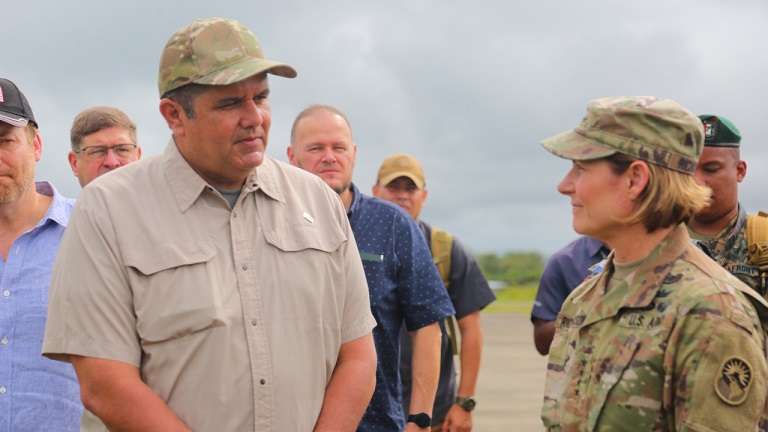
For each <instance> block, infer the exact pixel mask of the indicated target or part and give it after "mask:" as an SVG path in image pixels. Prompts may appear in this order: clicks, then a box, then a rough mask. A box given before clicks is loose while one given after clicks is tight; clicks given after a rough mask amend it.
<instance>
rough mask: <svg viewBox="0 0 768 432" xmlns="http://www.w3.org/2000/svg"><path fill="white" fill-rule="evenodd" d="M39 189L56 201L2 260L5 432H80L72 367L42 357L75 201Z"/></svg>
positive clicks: (0, 373)
mask: <svg viewBox="0 0 768 432" xmlns="http://www.w3.org/2000/svg"><path fill="white" fill-rule="evenodd" d="M35 186H36V188H37V191H38V192H39V193H41V194H43V195H48V196H52V197H53V201H52V202H51V205H50V206H49V207H48V211H47V212H46V214H45V216H43V218H42V219H41V220H40V221H39V222H38V223H37V225H36V226H35V227H33V228H32V229H30V230H29V231H27V232H25V233H23V234H22V235H20V236H19V237H18V238H17V239H16V240H15V241H14V242H13V245H11V248H10V250H9V251H8V258H7V259H6V260H5V261H3V260H1V259H0V432H12V431H63V432H66V431H78V430H80V415H81V414H82V412H83V406H82V404H81V403H80V387H79V386H78V384H77V379H76V378H75V372H74V370H73V369H72V365H71V364H69V363H64V362H57V361H53V360H49V359H47V358H45V357H43V356H42V355H41V354H40V351H41V350H42V348H43V332H44V331H45V318H46V314H47V309H48V286H49V284H50V281H51V269H52V268H53V261H54V259H55V258H56V251H57V250H58V248H59V241H60V240H61V236H62V234H63V233H64V228H66V226H67V222H68V221H69V214H70V212H71V211H72V206H73V205H74V201H73V200H71V199H69V198H64V197H63V196H61V195H59V194H58V193H57V192H56V190H55V189H54V188H53V186H51V184H50V183H47V182H38V183H37V184H36V185H35ZM90 270H92V269H82V271H90Z"/></svg>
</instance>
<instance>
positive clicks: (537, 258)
mask: <svg viewBox="0 0 768 432" xmlns="http://www.w3.org/2000/svg"><path fill="white" fill-rule="evenodd" d="M476 258H477V263H478V264H479V265H480V269H481V270H482V271H483V274H485V277H486V278H487V279H488V280H496V281H503V282H506V283H507V284H508V285H523V284H528V283H538V281H539V278H540V277H541V273H542V271H544V257H542V256H541V254H539V253H536V252H507V253H505V254H503V255H498V254H495V253H484V254H479V255H477V256H476Z"/></svg>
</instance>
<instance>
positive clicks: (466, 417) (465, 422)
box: [443, 404, 472, 432]
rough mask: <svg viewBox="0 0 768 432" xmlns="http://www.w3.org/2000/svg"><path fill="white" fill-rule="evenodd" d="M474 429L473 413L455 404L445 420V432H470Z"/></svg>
mask: <svg viewBox="0 0 768 432" xmlns="http://www.w3.org/2000/svg"><path fill="white" fill-rule="evenodd" d="M471 430H472V413H471V412H469V411H466V410H464V408H462V407H460V406H458V405H456V404H454V405H453V406H452V407H451V409H450V410H448V414H446V416H445V421H443V432H470V431H471Z"/></svg>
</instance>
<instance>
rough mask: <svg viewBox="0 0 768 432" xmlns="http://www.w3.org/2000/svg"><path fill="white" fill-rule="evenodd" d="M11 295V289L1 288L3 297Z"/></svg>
mask: <svg viewBox="0 0 768 432" xmlns="http://www.w3.org/2000/svg"><path fill="white" fill-rule="evenodd" d="M10 296H11V290H3V297H10Z"/></svg>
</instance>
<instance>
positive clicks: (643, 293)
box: [575, 224, 691, 325]
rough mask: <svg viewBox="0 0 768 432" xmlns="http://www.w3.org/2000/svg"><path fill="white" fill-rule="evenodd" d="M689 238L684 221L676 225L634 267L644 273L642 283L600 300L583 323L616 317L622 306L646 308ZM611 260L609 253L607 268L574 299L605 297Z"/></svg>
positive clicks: (688, 241) (611, 256) (587, 323)
mask: <svg viewBox="0 0 768 432" xmlns="http://www.w3.org/2000/svg"><path fill="white" fill-rule="evenodd" d="M690 241H691V240H690V237H689V236H688V231H687V229H686V228H685V226H684V225H683V224H680V225H678V226H677V227H675V228H674V229H673V230H672V231H670V233H669V234H668V235H667V236H666V237H665V238H664V240H662V241H661V243H659V245H658V246H657V247H656V249H654V250H653V251H652V252H651V253H650V255H648V257H646V258H645V259H644V260H643V263H641V264H640V266H639V267H638V268H637V270H635V272H636V273H637V274H642V275H643V279H642V283H640V284H638V285H637V286H635V287H633V288H631V289H628V290H627V291H626V292H625V293H624V295H623V296H622V297H620V298H617V300H616V301H612V302H606V301H602V302H601V303H600V307H599V308H595V309H594V310H592V311H590V313H589V314H588V316H587V318H586V321H585V322H584V325H589V324H591V323H594V322H597V321H600V320H602V319H605V318H609V317H612V316H615V315H616V314H617V313H618V312H619V310H621V309H624V308H644V307H648V306H649V305H650V304H651V303H652V302H653V299H654V298H655V297H656V294H657V292H658V290H659V289H660V288H661V286H662V284H663V282H664V279H665V278H666V277H667V275H669V272H670V271H671V270H672V266H673V265H674V263H675V261H677V259H678V258H680V257H681V256H683V255H684V254H685V253H686V251H687V250H688V247H689V246H690ZM613 259H614V254H613V252H611V254H610V255H609V256H608V265H607V267H606V270H605V271H603V273H601V274H600V276H599V277H596V278H595V279H593V280H592V281H591V282H590V283H591V286H590V287H588V288H586V289H585V290H584V291H583V293H582V294H581V295H579V296H578V297H577V298H576V299H575V302H579V301H580V299H581V298H584V299H588V300H587V301H594V299H595V298H596V297H603V296H604V293H605V289H606V285H607V282H608V275H609V273H610V267H611V266H612V265H613Z"/></svg>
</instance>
